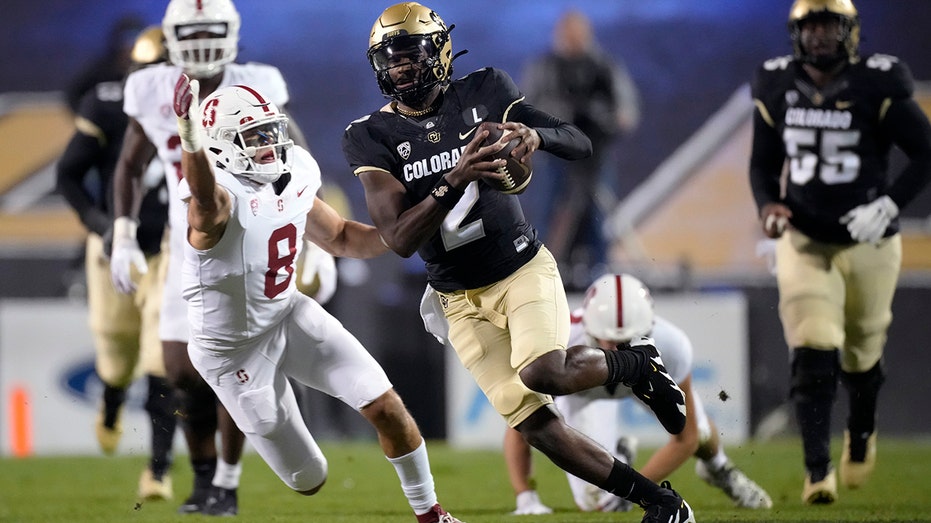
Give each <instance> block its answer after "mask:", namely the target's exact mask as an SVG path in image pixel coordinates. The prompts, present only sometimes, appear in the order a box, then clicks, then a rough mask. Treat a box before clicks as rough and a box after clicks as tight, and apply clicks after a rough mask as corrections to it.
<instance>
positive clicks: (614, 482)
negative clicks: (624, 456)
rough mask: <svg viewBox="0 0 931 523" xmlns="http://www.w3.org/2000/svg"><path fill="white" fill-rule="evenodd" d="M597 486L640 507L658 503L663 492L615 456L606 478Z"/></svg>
mask: <svg viewBox="0 0 931 523" xmlns="http://www.w3.org/2000/svg"><path fill="white" fill-rule="evenodd" d="M599 487H600V488H602V489H604V490H607V491H608V492H610V493H612V494H614V495H615V496H620V497H622V498H624V499H628V500H630V501H633V502H634V503H636V504H638V505H640V506H641V507H643V506H647V505H653V504H656V503H659V502H660V499H661V494H662V493H663V490H662V489H660V487H659V485H657V484H656V483H653V482H652V481H650V480H649V479H647V478H645V477H644V476H643V475H642V474H640V473H639V472H637V471H636V470H634V469H633V468H632V467H630V466H629V465H626V464H624V463H623V462H621V461H620V460H618V459H616V458H615V460H614V466H613V467H611V473H610V474H608V479H606V480H605V482H604V484H603V485H599Z"/></svg>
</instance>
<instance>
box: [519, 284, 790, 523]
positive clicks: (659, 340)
mask: <svg viewBox="0 0 931 523" xmlns="http://www.w3.org/2000/svg"><path fill="white" fill-rule="evenodd" d="M570 336H571V337H570V343H571V344H582V345H592V346H597V347H601V348H602V349H604V350H612V349H613V348H614V347H615V346H616V345H617V344H619V343H625V342H629V341H630V340H632V339H636V338H638V337H640V336H651V337H652V338H653V339H654V340H655V342H656V348H657V349H658V350H659V351H660V352H661V354H662V357H663V363H664V364H665V365H666V369H667V370H668V371H669V374H670V375H672V377H673V379H674V380H675V381H676V383H678V384H679V387H681V388H682V390H683V392H685V398H686V410H687V414H686V423H685V429H684V430H683V431H682V432H681V433H680V434H677V435H673V436H671V437H670V439H669V441H668V442H667V443H666V444H665V445H664V446H663V447H661V448H660V449H658V450H657V451H656V452H655V453H654V454H653V455H652V456H650V459H649V460H648V461H647V463H646V464H645V465H643V466H642V467H640V469H639V470H640V472H641V473H642V474H643V475H644V476H646V477H648V478H650V479H652V480H653V481H660V480H662V479H663V478H666V477H669V475H670V474H672V472H674V471H675V470H676V469H677V468H679V467H680V466H681V465H682V464H683V463H685V462H686V461H687V460H688V459H689V457H691V456H693V455H694V456H695V457H696V458H698V459H697V461H696V463H695V473H696V474H698V476H699V477H700V478H702V479H703V480H704V481H706V482H707V483H709V484H710V485H712V486H715V487H717V488H719V489H721V490H723V491H724V492H725V493H726V494H727V495H728V496H729V497H730V498H731V499H732V500H734V503H735V505H737V506H739V507H746V508H770V507H772V500H771V499H770V497H769V494H767V493H766V491H765V490H763V488H762V487H760V486H759V485H757V484H756V483H755V482H754V481H753V480H751V479H750V478H748V477H747V476H746V474H744V473H743V472H742V471H741V470H740V469H738V468H737V467H736V466H734V464H733V463H732V462H731V461H730V459H728V457H727V455H726V454H725V453H724V447H723V446H722V445H721V443H720V441H719V439H718V431H717V428H716V427H715V425H714V422H713V421H712V420H711V419H710V418H709V417H708V416H707V414H706V413H705V409H704V407H703V406H702V402H701V398H699V397H698V395H697V394H694V393H693V389H692V359H693V351H692V342H691V341H690V340H689V337H688V335H687V334H686V333H685V332H684V331H683V330H682V329H680V328H679V327H677V326H676V325H674V324H673V323H672V322H670V321H669V320H667V319H665V318H663V317H662V316H658V315H654V313H653V299H652V297H651V296H650V291H649V290H648V289H647V287H646V286H645V285H644V284H643V283H642V282H641V281H640V280H638V279H637V278H635V277H633V276H631V275H629V274H606V275H604V276H601V277H600V278H598V279H597V280H595V282H594V283H592V284H591V285H590V286H589V287H588V289H587V290H586V292H585V299H584V301H583V305H582V308H580V309H578V310H576V311H574V312H573V314H572V327H571V331H570ZM632 396H633V394H632V392H631V390H630V388H629V387H625V386H624V385H620V386H616V387H609V386H604V387H597V388H593V389H589V390H586V391H582V392H578V393H575V394H571V395H568V396H558V397H556V398H555V400H556V407H557V408H558V409H559V411H560V413H562V415H563V416H564V417H565V419H566V423H568V424H569V425H571V426H572V427H575V428H576V429H578V430H580V431H581V432H583V433H585V434H587V435H588V436H590V437H591V438H592V439H594V440H595V441H597V442H598V443H600V444H601V445H602V446H604V447H605V448H607V449H614V451H615V452H616V453H617V457H618V458H619V459H622V460H632V449H630V448H626V449H625V448H624V447H625V445H621V444H619V443H620V442H622V441H624V440H627V441H630V440H629V439H627V438H620V437H619V436H621V434H620V433H621V427H620V425H619V423H618V420H617V405H616V402H615V401H606V400H619V399H623V398H628V397H632ZM625 454H627V455H625ZM504 455H505V461H506V462H507V466H508V472H509V476H510V478H511V484H512V487H514V491H515V493H517V510H515V511H514V514H546V513H549V512H551V509H550V508H549V507H547V506H546V505H544V504H543V503H542V502H541V501H540V498H539V496H538V494H537V492H536V491H534V490H533V489H532V487H531V485H530V480H529V477H530V470H531V453H530V446H529V445H528V444H527V443H526V442H525V441H524V439H523V438H522V437H521V435H520V433H519V432H517V431H516V430H514V429H512V428H508V429H507V432H506V433H505V438H504ZM566 477H567V478H568V480H569V486H570V488H571V489H572V495H573V498H574V499H575V502H576V505H578V507H579V508H580V509H581V510H584V511H617V510H625V509H627V510H629V507H630V504H629V503H625V502H626V500H624V499H622V498H619V497H617V496H615V495H614V494H611V493H609V492H605V491H603V490H601V489H599V488H598V487H595V486H594V485H590V484H589V483H586V482H585V481H582V480H580V479H578V478H577V477H575V476H572V475H569V474H567V475H566Z"/></svg>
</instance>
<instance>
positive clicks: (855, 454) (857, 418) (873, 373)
mask: <svg viewBox="0 0 931 523" xmlns="http://www.w3.org/2000/svg"><path fill="white" fill-rule="evenodd" d="M840 377H841V382H843V384H844V386H845V387H846V388H847V394H848V399H849V400H850V405H849V406H850V415H849V416H848V417H847V431H848V432H849V433H850V460H851V461H856V462H862V461H863V460H864V459H866V441H867V440H868V439H869V437H870V435H872V434H873V431H875V430H876V403H877V400H878V399H879V389H880V387H882V384H883V381H885V375H884V373H883V369H882V365H881V363H877V364H876V365H874V366H873V368H871V369H870V370H868V371H866V372H844V371H841V375H840Z"/></svg>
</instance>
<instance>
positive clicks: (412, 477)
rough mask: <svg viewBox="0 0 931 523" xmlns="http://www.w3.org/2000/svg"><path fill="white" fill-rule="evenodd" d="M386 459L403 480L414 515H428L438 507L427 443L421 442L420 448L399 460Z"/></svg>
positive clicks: (406, 495)
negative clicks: (432, 509) (434, 507)
mask: <svg viewBox="0 0 931 523" xmlns="http://www.w3.org/2000/svg"><path fill="white" fill-rule="evenodd" d="M385 458H386V459H387V460H388V461H390V462H391V464H392V465H394V470H395V471H397V473H398V479H400V480H401V490H403V491H404V496H405V497H407V502H408V503H409V504H410V506H411V508H412V509H414V514H417V515H420V514H426V513H427V512H429V511H430V509H431V508H433V505H436V490H435V489H434V486H433V473H431V472H430V458H429V457H427V443H426V442H425V441H423V440H420V446H419V447H417V448H416V449H415V450H414V451H413V452H411V453H410V454H406V455H404V456H401V457H398V458H389V457H387V456H385Z"/></svg>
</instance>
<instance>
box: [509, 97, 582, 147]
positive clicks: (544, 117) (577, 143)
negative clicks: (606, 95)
mask: <svg viewBox="0 0 931 523" xmlns="http://www.w3.org/2000/svg"><path fill="white" fill-rule="evenodd" d="M511 120H513V121H515V122H520V123H522V124H524V125H526V126H528V127H532V128H533V130H535V131H536V132H537V134H539V135H540V141H541V143H540V149H541V150H544V151H546V152H548V153H550V154H553V155H555V156H558V157H560V158H563V159H565V160H580V159H582V158H588V157H589V156H591V155H592V141H591V140H590V139H589V138H588V136H586V135H585V133H583V132H582V131H581V130H580V129H579V128H578V127H576V126H574V125H572V124H571V123H569V122H565V121H563V120H560V119H559V118H556V117H555V116H553V115H551V114H548V113H545V112H543V111H541V110H539V109H537V108H536V107H534V106H532V105H530V104H528V103H519V104H517V105H516V106H515V108H514V113H513V115H512V118H511Z"/></svg>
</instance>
